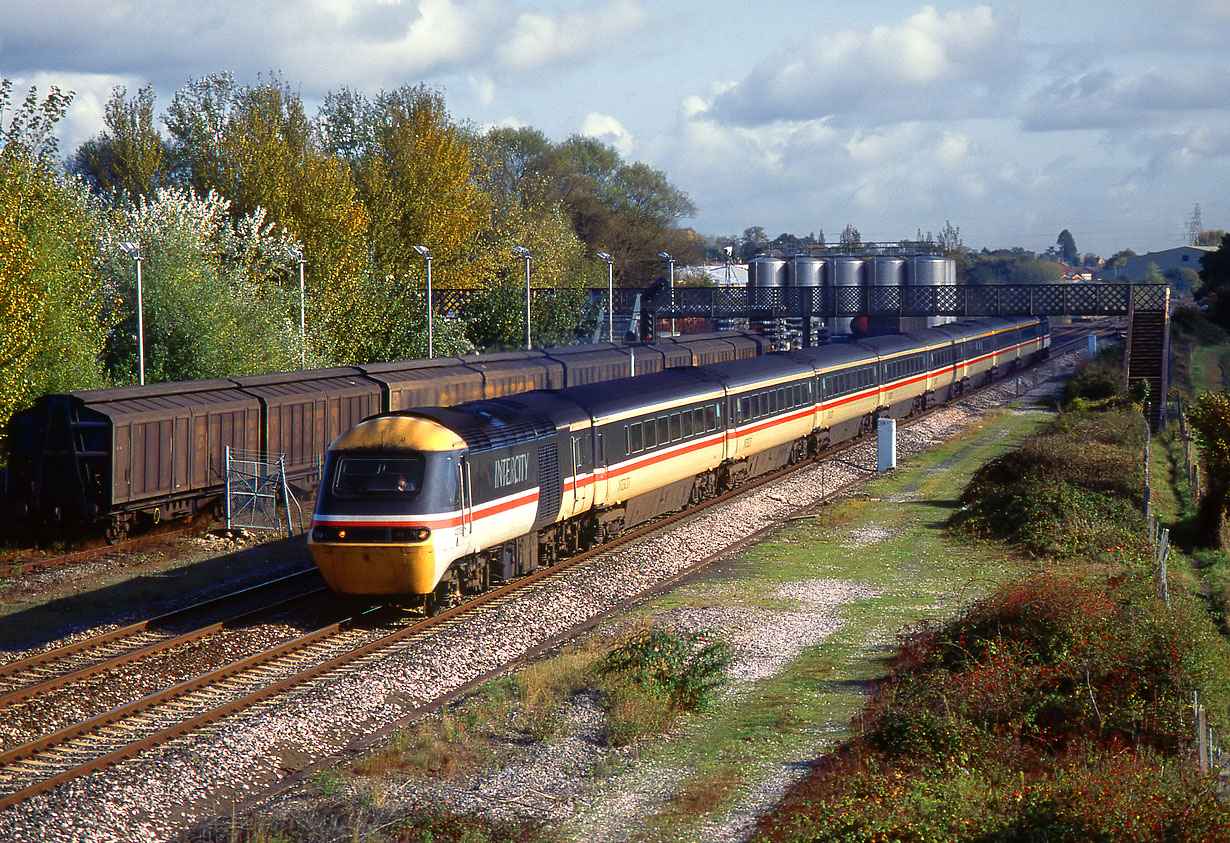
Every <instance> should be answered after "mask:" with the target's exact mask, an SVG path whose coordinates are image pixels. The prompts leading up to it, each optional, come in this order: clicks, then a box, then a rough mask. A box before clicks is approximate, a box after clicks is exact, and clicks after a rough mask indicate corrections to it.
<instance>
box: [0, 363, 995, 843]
mask: <svg viewBox="0 0 1230 843" xmlns="http://www.w3.org/2000/svg"><path fill="white" fill-rule="evenodd" d="M1012 397H1013V396H1012V392H1011V386H1009V387H1001V388H997V389H996V390H992V391H991V392H990V393H982V394H980V395H978V396H976V397H974V398H971V399H968V400H967V401H966V402H963V404H962V405H961V406H956V407H952V408H947V409H944V410H942V411H940V412H938V413H936V414H934V415H932V416H930V417H928V418H927V419H925V420H923V421H921V422H919V423H917V424H915V425H912V426H911V427H910V428H909V429H908V430H904V429H901V430H899V437H898V454H899V456H900V457H907V456H909V455H910V454H912V453H917V452H918V451H921V450H923V449H924V448H926V447H929V446H930V445H932V444H935V443H937V442H939V441H942V440H944V439H946V438H948V437H949V436H951V435H953V434H954V433H956V432H957V431H958V430H960V429H961V428H963V427H965V426H966V425H967V424H969V423H970V422H972V421H974V420H976V419H978V418H980V417H981V416H982V414H983V411H984V410H986V409H987V408H989V407H994V406H1002V405H1003V404H1005V403H1007V402H1008V401H1010V400H1011V399H1012ZM875 459H876V457H875V449H874V444H865V445H862V446H860V447H858V448H856V449H853V450H852V451H848V452H846V453H845V454H843V455H842V456H841V458H840V459H832V460H829V461H828V462H827V463H826V464H824V465H822V466H815V467H812V468H810V469H808V470H804V471H801V472H798V473H796V474H795V475H794V476H792V477H790V478H788V479H786V480H784V481H782V482H780V483H777V484H774V485H773V486H771V487H766V488H762V489H760V490H758V491H756V492H754V493H750V494H748V495H745V496H742V497H741V498H739V499H738V500H735V501H732V502H731V503H729V504H727V505H725V506H724V507H722V508H721V509H720V510H718V511H713V510H710V511H709V512H708V513H707V514H706V515H705V516H704V517H703V518H700V519H698V520H694V521H691V522H688V523H685V524H684V525H682V526H679V527H676V528H673V529H671V530H670V531H669V532H666V533H663V534H661V535H659V536H657V537H654V538H651V539H649V540H647V541H642V542H639V543H637V544H636V545H635V546H634V547H630V548H627V549H623V550H621V551H618V552H614V553H611V554H609V555H607V556H605V557H603V558H601V559H598V560H595V561H594V562H593V563H591V564H589V565H587V566H584V567H582V568H580V569H578V570H575V571H574V572H572V573H571V574H570V575H568V576H567V577H566V578H564V580H563V581H562V582H559V581H557V582H555V583H553V585H552V586H551V588H550V590H549V591H548V590H545V589H536V590H531V591H530V592H529V593H527V594H525V595H524V596H522V597H520V598H518V599H516V600H512V601H509V602H507V603H504V604H502V605H500V606H499V607H498V608H496V609H493V610H491V611H487V612H481V613H476V616H475V617H472V618H468V619H466V620H465V621H464V622H461V623H456V624H453V625H451V626H448V627H446V628H445V629H444V630H442V631H440V632H438V633H436V634H434V635H431V636H430V637H427V638H425V639H422V640H419V641H416V642H415V643H412V644H409V645H407V646H404V647H402V648H400V649H398V650H396V651H394V652H390V653H385V654H383V655H380V656H379V657H376V658H371V659H368V660H367V661H366V663H364V664H363V665H361V666H360V668H358V669H353V670H347V671H345V672H343V673H340V674H338V675H335V676H333V677H331V678H329V679H328V680H326V681H320V682H318V683H315V684H314V685H312V686H310V687H307V688H304V689H302V690H300V691H299V692H298V693H294V694H292V695H290V696H288V697H284V698H282V699H280V700H279V701H277V702H276V703H269V704H265V705H263V706H260V707H258V708H255V709H253V710H250V711H248V712H245V713H243V714H241V715H239V716H237V717H235V718H233V719H231V720H229V721H227V722H226V723H225V724H223V725H222V726H221V727H218V728H210V729H206V730H203V731H201V732H199V733H195V734H193V735H190V736H188V737H185V738H182V739H180V740H178V741H176V742H174V743H172V744H169V745H167V746H165V747H163V748H161V749H158V750H155V751H151V752H148V753H146V754H144V755H142V756H141V757H139V758H137V759H134V760H132V761H128V762H125V763H122V764H119V765H117V766H115V767H113V768H110V769H108V770H106V771H103V772H101V773H98V774H95V775H93V776H91V777H89V778H86V779H82V780H78V781H76V782H71V783H69V784H67V785H65V786H63V787H62V788H60V789H59V790H57V791H55V792H54V793H51V794H48V795H44V796H41V797H38V798H36V799H33V800H30V801H28V802H26V803H23V804H21V805H18V806H16V807H14V808H12V809H9V810H8V811H5V812H2V813H0V839H4V840H10V841H44V840H46V841H125V843H127V841H141V840H151V841H152V840H166V839H168V838H170V837H172V836H173V835H175V834H176V833H177V832H179V831H181V830H183V829H184V828H185V827H187V826H190V825H192V824H194V823H197V822H200V821H202V820H205V819H208V818H209V817H211V816H230V815H231V811H232V806H233V804H234V802H235V801H237V800H242V799H244V798H245V797H246V796H247V795H248V794H255V793H258V792H261V791H262V790H263V789H264V788H266V787H268V786H271V785H274V784H276V783H277V782H278V781H279V780H281V779H282V778H283V777H284V776H285V775H286V774H287V772H289V771H292V770H296V769H301V768H302V766H303V765H304V764H305V763H310V762H314V761H318V760H323V759H326V758H327V757H329V756H330V755H332V754H334V753H335V752H337V751H338V750H340V749H341V748H342V747H344V746H345V745H346V744H347V743H349V742H350V741H352V740H355V739H357V738H359V737H361V736H363V735H365V734H370V733H371V732H373V731H375V730H377V729H380V728H383V727H386V726H389V725H391V724H394V723H396V722H398V721H399V720H400V719H401V718H403V717H404V715H405V714H406V712H407V711H409V710H411V709H413V708H414V707H416V706H419V705H421V704H424V703H426V702H429V701H431V700H433V699H436V698H438V697H439V696H441V695H443V694H445V693H447V692H448V691H449V690H451V689H455V688H458V687H460V686H461V685H462V684H464V683H466V682H468V681H470V680H472V679H474V678H475V677H479V676H481V675H483V674H485V673H487V672H489V671H492V670H496V669H498V668H499V667H501V666H502V665H504V664H506V663H508V662H509V661H511V660H513V659H515V658H516V657H518V656H520V655H523V654H525V653H528V652H530V651H531V650H532V649H533V648H534V647H535V646H536V645H538V644H539V643H540V642H542V641H543V640H544V639H546V638H549V637H551V636H555V635H558V634H561V633H564V632H566V631H567V630H568V629H570V628H572V627H573V626H575V625H576V624H578V623H581V622H583V621H585V620H586V619H588V618H592V617H594V616H596V615H598V614H601V613H602V612H604V611H606V610H608V609H610V608H611V607H614V606H616V605H617V604H618V603H619V602H620V601H621V600H623V599H624V598H625V597H626V596H627V595H629V594H635V593H638V592H640V591H642V590H644V589H645V588H648V587H650V586H652V585H653V584H654V583H656V582H659V581H661V580H662V579H664V578H668V577H670V576H672V575H674V574H677V573H679V572H680V571H683V570H684V569H686V568H687V567H688V566H690V565H692V564H694V563H695V562H697V561H699V560H701V559H704V558H707V557H709V556H710V555H711V554H713V553H714V552H716V551H717V550H719V549H720V548H723V547H726V546H729V545H730V544H733V543H737V542H739V541H743V540H746V539H748V538H750V537H752V536H753V535H755V534H756V533H757V532H759V531H760V530H762V529H765V528H767V527H770V526H772V525H774V524H776V523H780V521H781V520H782V519H783V518H786V517H789V516H790V515H792V514H794V513H796V512H797V511H798V510H799V509H800V508H802V507H805V506H809V505H811V504H813V503H814V502H816V501H818V500H820V499H822V498H823V497H825V496H826V495H827V494H828V492H829V490H831V489H833V488H836V487H838V486H840V485H842V484H845V483H846V482H849V481H851V480H854V479H856V478H857V477H860V476H869V475H870V474H871V473H872V472H873V471H874V469H875ZM854 540H856V539H852V541H854ZM782 596H783V597H784V598H788V599H789V600H791V601H793V602H794V604H795V606H794V607H793V608H791V609H790V610H789V611H784V612H783V611H775V612H770V613H769V614H767V615H766V614H765V613H764V612H763V611H756V610H753V609H739V610H725V609H723V610H696V611H684V610H680V611H679V612H678V613H677V614H676V615H674V616H672V622H674V623H677V624H679V625H680V626H681V627H682V628H717V629H721V630H725V631H727V633H728V634H729V637H730V640H731V641H732V643H735V644H736V645H737V646H738V648H739V650H740V653H741V658H740V659H739V660H738V661H737V662H736V663H735V664H734V665H733V666H732V676H733V677H734V678H735V680H736V681H735V683H734V684H733V685H732V687H731V690H730V691H729V693H740V688H741V686H744V687H745V683H747V682H752V681H755V680H756V679H760V678H763V677H765V676H768V675H771V674H772V673H774V672H776V671H777V670H779V669H780V668H781V667H782V666H783V665H784V664H786V663H788V661H789V660H790V658H791V657H792V655H793V654H794V653H797V652H798V651H799V650H800V649H801V648H802V647H806V646H809V645H810V644H813V643H815V642H817V641H820V640H822V639H823V638H824V637H826V636H828V635H830V634H832V632H833V631H834V630H835V629H836V628H837V611H836V610H837V609H838V608H839V607H840V606H841V605H843V604H844V603H846V602H849V601H850V600H854V599H861V598H862V597H864V596H865V594H863V593H862V592H861V591H860V590H859V587H858V586H855V585H852V584H849V583H843V582H839V581H817V582H810V583H800V584H796V585H795V586H792V587H791V589H789V590H788V591H786V592H784V593H783V595H782ZM569 717H570V721H569V722H570V723H571V724H572V728H570V729H569V730H568V732H567V734H568V737H567V739H565V740H563V741H561V742H558V743H552V744H545V745H541V746H533V747H530V748H528V749H527V750H526V752H525V753H523V755H522V756H520V757H519V758H518V760H517V763H516V764H514V765H510V766H507V767H505V768H503V769H500V770H497V771H495V772H493V773H491V774H490V775H489V776H487V777H485V778H483V779H480V780H478V781H477V782H471V783H469V784H468V785H467V786H462V787H460V788H459V787H456V786H446V787H442V788H429V787H426V786H424V785H404V786H399V787H398V788H395V789H392V792H390V793H386V794H385V795H384V797H383V798H384V804H385V805H392V804H397V803H398V802H399V801H404V802H405V804H413V805H415V806H418V807H421V806H423V805H424V804H428V803H431V802H441V803H445V804H449V805H450V806H452V807H453V808H457V807H473V808H481V809H486V810H490V811H492V812H493V813H496V814H497V815H498V814H500V813H503V812H508V811H512V812H516V813H517V814H519V815H523V816H540V817H543V818H545V819H550V820H557V821H566V822H567V823H569V824H572V827H574V828H576V829H577V831H578V834H579V835H580V836H582V837H590V838H592V839H614V840H618V839H622V838H624V837H626V836H627V835H628V834H630V833H631V832H632V830H633V829H634V828H635V825H636V823H635V820H636V817H637V816H638V815H640V814H641V813H642V812H643V811H646V810H651V809H652V808H653V807H654V806H657V805H661V804H662V800H664V799H666V798H669V796H670V794H671V792H672V785H673V784H674V783H675V782H677V781H678V780H679V779H680V778H681V776H682V775H683V772H681V771H670V770H662V769H652V768H650V766H649V765H646V764H638V765H633V770H632V771H631V772H630V773H628V774H626V775H624V776H617V777H615V778H614V779H610V780H607V781H606V782H605V783H604V784H603V786H602V788H601V790H600V791H599V792H597V793H594V792H592V791H590V790H587V788H590V787H592V783H593V779H592V778H591V774H592V770H593V768H594V765H595V764H597V763H600V762H602V761H604V760H605V759H606V758H607V757H608V756H609V755H610V751H609V750H605V749H603V748H602V747H601V745H600V741H599V732H598V730H599V729H600V728H601V725H600V723H601V712H600V711H599V709H598V708H597V703H596V702H595V701H594V700H593V699H591V698H588V697H585V696H582V697H579V698H578V699H577V700H575V701H574V703H573V708H572V711H571V712H570V715H569ZM633 751H634V750H633ZM806 760H807V759H803V758H798V759H785V760H783V761H782V762H781V763H779V764H775V765H772V767H771V768H770V769H768V770H767V771H766V772H765V775H764V777H763V779H762V780H761V781H760V783H759V784H758V785H757V786H756V787H755V788H753V790H752V792H751V793H749V794H748V795H747V796H746V797H745V798H744V799H743V800H742V801H741V803H740V804H739V805H738V806H737V807H736V808H735V810H734V811H733V812H731V814H730V815H729V816H728V817H726V818H725V819H724V820H722V821H721V822H720V823H718V824H715V826H714V827H713V828H711V829H708V830H707V834H706V837H707V839H714V840H731V841H733V840H741V839H743V838H744V836H745V835H746V833H747V831H748V830H749V829H750V827H751V823H753V822H754V819H755V817H756V816H757V815H758V813H760V812H761V811H763V810H764V808H766V807H767V806H769V805H771V804H773V802H774V801H775V800H776V798H777V797H778V796H779V795H780V794H781V792H782V791H783V790H784V788H785V787H786V786H788V784H789V783H790V782H792V781H793V780H795V778H797V777H798V776H799V775H801V773H802V771H803V769H804V767H803V765H804V762H805V761H806ZM708 832H711V835H710V834H709V833H708Z"/></svg>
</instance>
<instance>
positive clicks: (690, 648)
mask: <svg viewBox="0 0 1230 843" xmlns="http://www.w3.org/2000/svg"><path fill="white" fill-rule="evenodd" d="M733 658H734V650H733V649H731V647H730V645H728V644H726V643H725V642H723V641H716V642H712V643H708V644H706V643H704V635H703V634H693V635H685V636H678V635H674V634H672V633H669V632H666V631H664V630H660V629H642V630H638V631H637V632H635V633H633V634H632V635H630V636H629V637H628V638H627V639H625V640H624V641H623V642H622V643H621V644H619V645H618V646H616V647H615V648H614V649H613V650H611V652H610V653H608V654H607V655H606V656H605V657H604V658H603V659H602V660H601V661H600V662H599V665H598V675H599V677H600V678H601V679H602V685H603V690H604V691H605V692H606V695H607V701H608V716H609V719H610V732H609V735H608V739H609V740H610V742H611V743H613V744H615V745H622V744H627V743H630V742H631V741H633V740H635V739H637V738H639V737H642V736H644V735H649V734H653V733H655V732H659V731H661V730H663V729H665V728H666V727H668V726H669V725H670V723H671V722H673V720H674V718H675V716H676V714H677V713H678V712H682V711H699V710H702V709H704V708H705V707H706V706H708V704H709V702H710V701H711V699H712V696H713V692H714V691H715V690H717V688H719V687H720V686H721V685H722V684H723V683H724V682H725V678H726V668H727V667H729V666H730V663H731V661H732V660H733Z"/></svg>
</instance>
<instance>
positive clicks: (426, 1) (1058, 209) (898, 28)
mask: <svg viewBox="0 0 1230 843" xmlns="http://www.w3.org/2000/svg"><path fill="white" fill-rule="evenodd" d="M1228 44H1230V0H1081V2H1076V3H1072V2H1068V0H1021V2H1017V3H1007V2H999V0H992V2H987V3H972V2H934V3H930V4H925V5H924V4H922V3H917V4H915V3H911V2H908V0H906V2H901V0H891V1H890V0H856V2H847V0H763V2H760V3H747V2H734V1H733V0H709V2H704V3H698V2H684V0H574V2H569V0H211V1H210V2H198V0H178V1H177V2H172V0H106V2H98V0H41V2H31V0H0V76H3V77H7V78H9V79H12V80H13V82H14V85H15V88H16V89H17V94H18V95H19V96H20V95H23V94H24V91H25V90H26V89H28V87H29V86H31V85H36V86H38V88H39V90H40V91H46V89H47V87H48V86H49V85H59V86H60V87H62V88H67V89H71V90H73V91H75V92H76V99H75V100H74V103H73V105H72V107H71V109H70V112H69V115H68V118H67V119H66V121H65V122H64V123H63V124H62V126H61V131H60V137H61V149H62V151H64V152H67V151H70V150H72V149H74V148H75V147H76V146H77V144H79V143H80V142H81V141H82V140H84V139H86V138H88V137H91V136H92V135H95V134H97V133H98V132H99V131H100V130H101V127H102V119H101V115H102V107H103V104H104V103H105V102H106V100H107V98H108V96H109V94H110V92H111V90H112V88H113V87H114V86H116V85H124V86H127V87H128V89H129V90H130V91H135V90H136V89H137V88H139V87H141V86H142V85H145V84H149V83H152V84H153V86H154V89H155V91H156V92H157V94H158V106H159V109H160V110H161V109H163V108H165V106H166V105H167V103H168V102H169V100H170V97H171V95H172V94H173V93H174V92H175V91H176V90H177V89H179V88H180V87H181V86H183V84H184V83H185V82H186V81H187V80H188V79H189V78H200V77H202V76H205V75H207V74H210V73H216V72H219V71H230V72H231V73H233V74H234V75H235V77H236V78H237V79H238V80H239V81H241V82H248V83H254V82H256V81H257V80H258V78H259V77H260V76H261V75H263V76H264V77H265V78H268V76H269V73H270V72H271V71H273V72H277V73H280V74H281V76H282V78H283V79H284V80H285V81H286V82H288V83H290V84H291V85H293V86H295V87H297V88H298V90H299V91H300V93H301V95H302V97H303V99H304V100H305V101H306V102H307V103H308V105H309V108H310V109H313V110H314V108H315V106H316V105H317V104H319V102H320V101H321V100H322V99H323V97H324V95H325V94H326V93H328V92H329V91H333V90H338V89H340V88H343V87H349V88H354V89H357V90H360V91H363V92H365V93H368V94H375V93H376V92H378V91H379V90H381V89H382V88H384V89H389V88H394V87H397V86H400V85H402V84H405V83H411V84H417V83H420V82H422V83H426V84H428V85H429V86H431V87H434V88H436V89H438V90H440V91H441V92H443V94H444V95H445V98H446V102H447V104H448V107H449V110H450V112H451V113H452V115H453V117H454V118H455V119H457V120H461V121H467V122H471V123H474V124H477V125H480V126H488V125H530V126H534V127H537V128H539V129H541V130H543V131H544V132H546V133H547V134H548V135H549V136H550V137H552V138H553V139H555V140H563V139H564V138H566V137H568V136H569V135H572V134H576V133H582V134H588V135H593V136H595V137H598V138H600V139H601V140H603V141H604V142H607V143H609V144H611V145H613V146H614V147H616V148H617V149H618V150H619V151H620V153H621V154H622V155H623V156H624V157H625V158H626V159H633V160H641V161H645V162H647V163H649V164H651V165H652V166H654V167H657V168H659V169H661V170H663V171H664V172H665V173H666V174H667V176H668V177H669V178H670V180H671V181H672V182H673V183H674V184H675V185H677V186H678V187H680V188H682V189H683V190H685V191H686V192H687V193H688V194H689V195H690V196H691V197H692V200H693V201H694V202H695V204H696V206H697V209H698V213H697V216H696V217H695V218H694V219H692V220H690V221H688V222H689V224H691V225H693V226H694V227H695V228H696V229H697V230H699V231H701V232H703V233H706V234H734V233H739V232H742V231H743V230H744V229H745V228H747V227H749V226H753V225H759V226H762V227H763V228H764V229H765V230H766V231H767V232H768V233H769V236H770V237H773V236H776V235H777V234H779V233H781V232H783V231H788V232H792V233H795V234H806V233H809V232H819V231H821V230H823V231H824V233H825V235H826V236H827V238H828V239H829V240H830V241H832V240H835V239H836V238H837V236H838V235H839V234H840V232H841V230H842V228H844V227H845V225H846V224H847V223H852V224H853V225H854V226H855V227H857V228H858V229H859V230H860V232H861V233H862V235H863V239H864V240H896V239H900V238H903V237H912V236H914V234H915V233H916V232H917V231H918V230H919V229H922V230H923V231H924V232H925V231H929V230H930V231H939V229H940V228H942V227H943V226H944V224H945V221H951V223H952V224H953V225H954V226H957V227H958V228H959V229H960V231H961V236H962V240H963V241H964V242H965V244H966V245H967V246H973V247H975V248H981V247H983V246H988V247H991V248H996V247H1009V246H1024V247H1026V248H1028V249H1035V250H1039V251H1040V250H1043V249H1045V248H1046V247H1048V246H1051V245H1053V244H1054V243H1055V240H1056V238H1057V236H1058V235H1059V232H1060V231H1061V230H1063V229H1065V228H1067V229H1070V230H1071V232H1072V234H1073V235H1074V237H1075V239H1076V244H1077V246H1078V248H1079V249H1080V250H1081V251H1085V252H1089V251H1092V252H1096V253H1099V254H1101V255H1102V256H1104V257H1105V256H1108V255H1110V254H1111V253H1113V252H1114V251H1117V250H1119V249H1122V248H1131V249H1134V250H1135V251H1137V252H1145V251H1150V250H1157V249H1163V248H1169V247H1171V246H1174V245H1179V244H1181V243H1183V242H1184V240H1185V237H1186V225H1187V221H1188V219H1189V217H1190V216H1191V215H1192V212H1193V208H1194V206H1195V205H1197V204H1199V205H1200V208H1201V210H1202V220H1203V223H1204V227H1205V228H1224V229H1230V50H1228V49H1227V45H1228Z"/></svg>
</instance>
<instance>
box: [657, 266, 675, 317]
mask: <svg viewBox="0 0 1230 843" xmlns="http://www.w3.org/2000/svg"><path fill="white" fill-rule="evenodd" d="M658 257H660V258H661V259H662V260H664V261H666V262H667V264H669V265H670V275H669V278H670V291H671V336H672V337H673V336H674V335H675V259H674V258H672V257H671V256H670V255H669V254H667V253H666V252H658Z"/></svg>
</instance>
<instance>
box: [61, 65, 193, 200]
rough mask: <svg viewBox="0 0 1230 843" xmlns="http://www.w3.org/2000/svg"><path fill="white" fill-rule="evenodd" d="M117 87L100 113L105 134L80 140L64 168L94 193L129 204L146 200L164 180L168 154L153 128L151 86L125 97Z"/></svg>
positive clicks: (152, 93) (121, 87)
mask: <svg viewBox="0 0 1230 843" xmlns="http://www.w3.org/2000/svg"><path fill="white" fill-rule="evenodd" d="M127 96H128V89H127V88H125V87H123V86H122V85H117V86H116V87H115V88H114V89H113V90H112V92H111V99H110V100H108V101H107V105H106V107H105V108H104V110H103V121H104V123H105V124H106V127H107V128H106V130H105V131H104V132H103V133H102V134H100V135H99V136H98V137H96V138H94V139H92V140H89V141H86V142H85V143H84V144H82V145H81V147H79V148H78V149H77V152H76V154H75V155H73V157H72V159H71V161H70V165H69V166H70V169H71V170H72V171H73V172H75V173H77V174H78V175H80V176H82V178H84V179H85V180H86V181H87V182H88V183H89V184H90V186H91V187H92V188H93V189H94V190H95V191H97V192H100V193H106V194H111V195H113V196H116V197H120V196H127V197H129V198H130V199H133V200H135V199H136V198H137V197H138V196H148V195H150V194H151V193H152V192H153V191H154V189H155V188H156V187H157V186H159V185H160V184H162V183H164V182H165V181H166V180H167V178H168V173H167V172H166V167H167V164H168V160H169V156H168V150H167V146H166V144H165V142H164V141H163V139H162V136H161V135H160V134H159V133H158V130H157V129H156V128H155V127H154V88H153V86H152V85H146V86H145V87H144V88H141V89H140V90H139V91H137V94H136V96H135V97H133V99H132V100H129V99H127Z"/></svg>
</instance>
